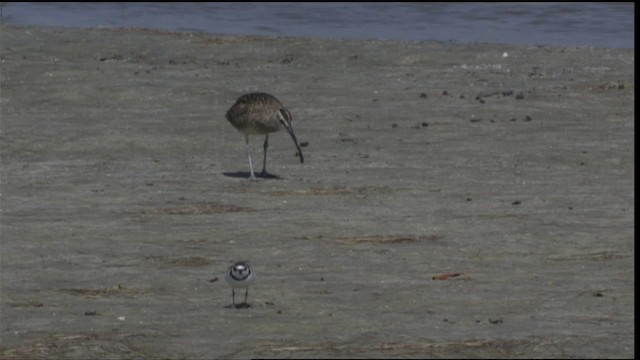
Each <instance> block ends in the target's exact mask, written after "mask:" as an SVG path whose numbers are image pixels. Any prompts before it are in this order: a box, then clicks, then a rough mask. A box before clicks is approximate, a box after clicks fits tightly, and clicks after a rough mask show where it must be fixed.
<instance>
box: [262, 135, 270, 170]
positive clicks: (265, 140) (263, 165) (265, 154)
mask: <svg viewBox="0 0 640 360" xmlns="http://www.w3.org/2000/svg"><path fill="white" fill-rule="evenodd" d="M268 147H269V134H267V135H266V136H265V137H264V161H263V162H262V173H261V174H260V175H261V176H262V177H267V176H268V175H269V174H268V173H267V148H268Z"/></svg>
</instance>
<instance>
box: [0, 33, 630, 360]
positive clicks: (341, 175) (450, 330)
mask: <svg viewBox="0 0 640 360" xmlns="http://www.w3.org/2000/svg"><path fill="white" fill-rule="evenodd" d="M0 30H1V37H0V40H1V42H0V51H1V54H0V55H1V56H0V57H1V63H0V66H1V78H0V80H1V93H0V96H1V97H0V106H1V113H0V115H1V118H0V125H1V127H0V130H1V134H0V136H1V137H0V155H1V163H0V165H1V174H0V175H1V178H0V180H1V198H0V200H1V218H0V221H1V224H0V225H1V226H0V236H1V257H0V260H1V263H0V265H1V270H2V272H1V287H0V290H1V293H0V300H1V303H0V305H1V309H0V310H1V311H0V316H1V323H0V336H1V338H0V339H1V343H0V356H1V357H2V358H5V359H12V358H22V357H28V356H33V357H36V356H37V357H41V358H60V357H71V358H97V357H109V358H151V357H163V358H248V357H276V358H287V357H315V358H320V357H338V358H340V357H374V356H375V357H498V358H511V357H516V358H517V357H527V358H528V357H594V358H595V357H597V358H600V357H607V358H609V357H632V356H634V350H633V338H634V326H633V304H634V295H633V294H634V273H633V267H634V260H633V259H634V257H633V255H634V254H633V252H634V246H633V234H634V223H633V218H634V208H633V205H634V192H633V190H634V189H633V173H634V153H633V132H634V130H635V129H634V114H633V111H634V110H633V103H634V88H635V84H634V82H633V81H634V80H633V79H634V71H633V68H634V66H633V64H634V54H633V51H632V50H615V49H589V48H567V47H546V46H540V47H538V46H536V47H523V46H503V45H491V44H471V45H462V44H455V43H436V42H393V41H348V40H323V39H304V38H265V37H233V36H217V35H211V34H188V33H165V32H155V31H148V30H142V29H130V30H117V31H115V30H80V29H60V28H40V27H6V26H3V27H2V28H0ZM250 91H266V92H269V93H271V94H273V95H275V96H276V97H278V98H279V99H280V100H281V101H282V102H283V103H284V104H285V105H286V106H287V107H288V108H289V110H290V111H291V113H292V115H293V117H294V123H293V125H294V129H295V131H296V134H297V136H298V140H299V141H300V142H301V143H305V145H306V146H304V147H303V148H302V149H303V151H304V155H305V163H304V164H300V163H299V161H298V159H297V158H296V156H295V148H294V146H293V143H292V142H291V139H290V138H289V137H288V135H287V134H286V132H281V133H277V134H274V135H272V136H271V137H270V145H271V147H270V149H269V159H268V160H269V167H268V168H269V170H270V172H272V173H274V174H277V175H278V176H279V177H278V178H274V179H261V180H258V181H249V180H247V179H246V176H247V175H248V163H247V159H246V156H245V153H244V141H243V138H242V136H241V134H239V133H238V132H237V131H236V130H235V129H234V128H233V127H232V126H231V125H230V124H229V123H228V122H227V120H226V119H225V118H224V114H225V112H226V111H227V109H228V108H229V107H230V106H231V105H232V104H233V103H234V102H235V100H236V99H237V98H238V97H239V96H240V95H242V94H244V93H246V92H250ZM251 141H252V142H251V144H252V147H253V158H254V161H255V163H256V168H257V169H258V170H260V169H261V168H262V138H260V137H253V138H252V139H251ZM234 260H248V261H250V263H251V264H252V265H253V267H254V269H255V271H256V273H257V281H256V283H255V284H254V286H252V287H251V288H250V291H249V303H250V305H251V306H250V307H249V308H244V309H236V308H233V307H230V306H229V305H230V303H231V290H230V288H229V287H228V285H227V284H226V283H225V282H224V272H225V270H226V268H227V267H228V266H229V265H230V264H231V263H232V262H233V261H234ZM450 273H454V274H457V273H460V274H459V275H458V276H450V277H448V278H447V277H443V278H444V280H434V279H433V278H434V277H436V278H437V277H438V276H439V275H442V274H450Z"/></svg>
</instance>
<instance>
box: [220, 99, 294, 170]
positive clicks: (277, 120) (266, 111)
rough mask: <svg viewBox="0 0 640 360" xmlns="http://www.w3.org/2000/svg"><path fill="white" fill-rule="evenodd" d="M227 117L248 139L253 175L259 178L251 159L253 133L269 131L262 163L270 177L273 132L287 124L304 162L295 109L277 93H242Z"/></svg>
mask: <svg viewBox="0 0 640 360" xmlns="http://www.w3.org/2000/svg"><path fill="white" fill-rule="evenodd" d="M227 120H229V122H230V123H231V125H233V126H234V127H235V128H236V129H238V130H239V131H240V132H241V133H242V134H244V139H245V142H246V149H247V157H248V158H249V169H251V175H250V176H249V178H250V179H255V178H256V176H255V174H254V172H253V163H252V162H251V150H250V147H249V135H265V137H264V162H263V165H262V172H261V173H260V176H261V177H269V176H270V174H269V173H267V148H268V147H269V134H270V133H272V132H276V131H278V130H280V129H281V128H285V129H286V130H287V132H288V133H289V135H291V138H292V139H293V143H294V144H295V145H296V149H297V150H298V153H297V155H298V156H300V162H301V163H303V162H304V157H303V156H302V150H300V146H299V145H298V140H297V139H296V135H295V134H294V133H293V128H292V127H291V120H293V118H292V117H291V113H290V112H289V110H287V108H285V107H284V105H282V103H281V102H280V101H279V100H278V99H276V98H275V97H274V96H273V95H269V94H267V93H259V92H255V93H250V94H245V95H242V96H240V97H239V98H238V100H237V101H236V103H235V104H233V106H232V107H231V108H230V109H229V111H227Z"/></svg>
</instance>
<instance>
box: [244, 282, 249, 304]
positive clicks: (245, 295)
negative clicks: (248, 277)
mask: <svg viewBox="0 0 640 360" xmlns="http://www.w3.org/2000/svg"><path fill="white" fill-rule="evenodd" d="M247 295H249V287H248V286H247V291H246V292H245V293H244V303H245V304H246V303H247Z"/></svg>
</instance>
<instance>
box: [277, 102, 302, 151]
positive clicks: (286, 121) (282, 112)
mask: <svg viewBox="0 0 640 360" xmlns="http://www.w3.org/2000/svg"><path fill="white" fill-rule="evenodd" d="M278 120H279V121H280V124H282V126H284V128H285V129H287V132H288V133H289V135H291V138H292V139H293V143H294V144H295V145H296V149H298V155H299V156H300V162H301V163H303V162H304V157H303V156H302V150H300V146H299V145H298V140H297V139H296V134H294V133H293V127H291V121H292V120H293V117H292V116H291V113H290V112H289V110H287V109H285V108H281V109H279V110H278Z"/></svg>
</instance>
